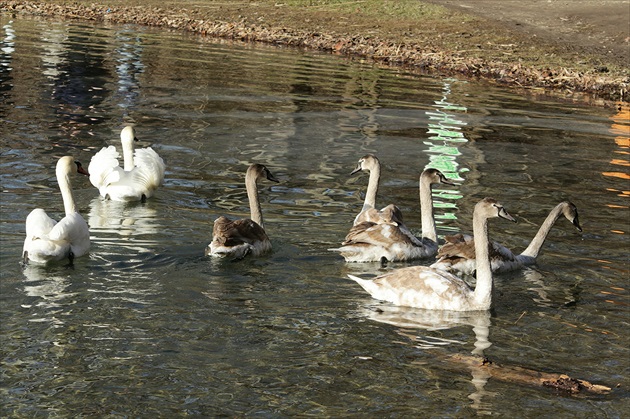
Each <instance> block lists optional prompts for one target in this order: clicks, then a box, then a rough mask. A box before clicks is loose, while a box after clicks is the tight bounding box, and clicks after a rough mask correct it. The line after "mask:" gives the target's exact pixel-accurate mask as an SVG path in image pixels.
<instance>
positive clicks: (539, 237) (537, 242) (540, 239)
mask: <svg viewBox="0 0 630 419" xmlns="http://www.w3.org/2000/svg"><path fill="white" fill-rule="evenodd" d="M563 205H565V204H564V203H560V204H558V205H556V207H555V208H554V209H552V210H551V212H550V213H549V215H548V216H547V218H545V221H544V222H543V223H542V225H541V226H540V228H539V229H538V233H536V236H534V238H533V239H532V241H531V243H530V244H529V246H527V249H525V250H524V251H523V253H521V254H520V256H528V257H532V258H536V257H537V256H538V252H540V249H541V248H542V246H543V244H544V243H545V239H547V235H548V234H549V231H551V227H553V225H554V224H555V222H556V220H558V217H560V214H562V209H563Z"/></svg>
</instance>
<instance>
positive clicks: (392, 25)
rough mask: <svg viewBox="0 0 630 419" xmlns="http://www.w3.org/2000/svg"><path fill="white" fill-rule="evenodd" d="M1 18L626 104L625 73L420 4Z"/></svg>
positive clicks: (135, 6)
mask: <svg viewBox="0 0 630 419" xmlns="http://www.w3.org/2000/svg"><path fill="white" fill-rule="evenodd" d="M0 8H1V9H2V11H3V13H5V14H6V13H9V14H12V13H27V14H36V15H44V16H53V17H57V18H58V17H63V18H78V19H90V20H97V21H109V22H116V23H138V24H144V25H152V26H163V27H168V28H173V29H180V30H187V31H193V32H197V33H201V34H205V35H207V36H214V37H223V38H230V39H238V40H243V41H254V42H265V43H272V44H278V45H288V46H295V47H302V48H312V49H318V50H325V51H330V52H332V53H338V54H348V55H356V56H360V57H364V58H368V59H373V60H375V61H378V62H380V63H384V64H386V65H402V66H408V67H410V68H414V69H417V70H418V71H423V72H429V73H432V74H445V75H455V76H460V77H462V76H463V77H466V78H474V79H480V80H485V81H488V82H492V83H497V84H504V85H510V86H514V87H517V88H521V89H527V90H532V89H535V90H537V91H539V90H545V91H547V92H551V93H553V94H555V95H561V96H563V97H571V98H580V99H583V100H588V101H591V102H598V101H618V100H625V101H627V100H628V95H627V86H628V84H629V82H630V78H629V74H628V69H627V68H624V67H623V66H620V65H619V64H618V63H615V62H607V61H605V57H602V56H601V55H598V54H596V53H593V54H589V53H588V52H587V53H585V52H584V51H581V52H580V53H579V56H576V52H575V51H567V50H565V49H563V48H562V47H561V46H558V45H554V44H553V43H552V42H546V41H544V40H542V39H531V38H527V37H525V36H523V35H522V34H518V33H515V32H513V31H509V30H507V29H506V28H505V27H502V26H500V25H497V24H496V23H494V22H492V21H491V20H487V19H483V18H481V17H477V16H472V15H469V14H464V13H461V12H458V11H454V10H450V9H447V8H445V7H442V6H440V5H435V4H429V3H425V2H422V1H417V0H389V1H388V0H363V1H349V0H285V1H274V0H257V1H225V0H224V1H218V0H177V1H176V0H165V1H158V0H109V1H106V2H93V1H68V0H56V1H28V0H19V1H17V0H0Z"/></svg>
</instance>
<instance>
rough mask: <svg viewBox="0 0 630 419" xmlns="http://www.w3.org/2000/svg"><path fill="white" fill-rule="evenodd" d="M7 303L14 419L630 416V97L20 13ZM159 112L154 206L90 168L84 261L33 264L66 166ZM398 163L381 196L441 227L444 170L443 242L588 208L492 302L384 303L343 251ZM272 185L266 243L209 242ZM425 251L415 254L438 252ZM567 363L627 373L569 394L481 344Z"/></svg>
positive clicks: (14, 25) (6, 158)
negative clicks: (432, 73) (114, 191)
mask: <svg viewBox="0 0 630 419" xmlns="http://www.w3.org/2000/svg"><path fill="white" fill-rule="evenodd" d="M1 19H2V20H1V23H2V25H1V26H2V33H1V34H0V38H2V39H3V41H2V42H3V43H2V54H1V55H0V56H1V57H2V58H1V62H0V68H1V71H2V73H1V77H2V80H1V83H2V84H1V88H0V95H2V100H1V101H0V115H1V118H2V125H1V126H0V134H1V135H0V145H1V153H2V161H1V163H0V179H1V182H2V191H1V192H2V193H1V195H0V198H1V217H2V219H1V224H0V225H1V228H2V231H1V239H2V248H1V251H0V258H1V259H0V261H1V264H2V267H1V272H0V279H1V281H0V284H1V294H0V303H1V304H0V310H1V316H2V317H1V336H0V337H1V354H2V363H3V366H2V372H1V374H2V388H1V390H0V391H1V394H2V403H1V405H2V407H1V408H0V409H1V411H0V413H1V414H2V416H4V417H43V416H47V417H100V416H106V417H151V416H169V417H177V416H184V415H193V416H259V417H291V416H324V417H326V416H329V417H336V416H356V417H382V416H392V417H412V416H415V417H469V416H475V415H486V414H487V415H490V414H492V415H498V416H507V415H513V416H515V417H524V416H528V415H530V414H532V412H536V415H537V416H540V417H576V416H579V417H622V416H626V415H627V414H628V412H629V411H630V410H629V409H630V401H629V396H630V391H629V386H630V354H629V350H628V347H629V344H630V341H629V332H628V330H629V329H628V323H629V320H630V318H629V316H628V306H629V298H628V277H629V266H628V244H629V240H628V233H629V232H630V225H629V212H628V205H629V202H630V201H629V198H630V185H629V178H630V177H629V175H628V166H629V162H628V161H629V159H628V156H629V153H630V148H629V145H630V144H629V143H630V139H629V137H630V135H629V132H628V131H629V129H630V127H629V124H628V115H629V113H630V110H629V109H628V107H624V106H620V107H618V108H614V109H613V108H593V107H588V106H582V105H578V104H574V103H570V102H563V101H559V100H557V99H553V98H549V97H545V96H543V95H540V96H537V97H533V96H523V95H520V94H519V93H518V92H513V91H509V90H504V89H500V88H495V87H492V86H488V85H482V84H477V83H472V82H465V81H462V80H456V79H445V78H439V77H428V76H419V75H416V74H412V73H410V72H407V71H405V70H391V69H383V68H379V67H378V66H375V65H373V64H371V63H367V62H361V61H359V60H348V59H346V58H343V57H337V56H331V55H326V54H319V53H314V52H303V51H296V50H287V49H282V48H272V47H265V46H259V45H243V44H238V43H227V42H218V41H216V40H209V39H205V38H202V37H196V36H193V35H189V34H180V33H172V32H168V31H160V30H156V29H149V28H144V27H138V26H102V25H92V24H87V23H84V22H51V21H44V20H37V19H30V18H13V20H9V17H8V16H6V15H3V16H2V17H1ZM127 123H132V124H135V125H136V134H137V136H138V138H139V139H140V144H141V145H143V146H146V145H151V146H152V147H153V148H154V149H155V150H156V151H157V152H158V153H159V154H160V155H161V156H162V157H163V158H164V160H165V161H166V164H167V172H166V179H165V182H164V185H163V186H162V187H161V189H159V190H158V192H157V193H156V195H155V196H154V197H153V198H151V199H150V200H148V201H147V202H146V203H144V204H141V203H137V204H119V203H115V202H109V201H103V200H101V199H100V198H99V197H98V193H97V191H96V189H95V188H93V187H92V186H91V185H90V184H89V181H88V179H87V178H81V179H78V180H76V181H75V184H74V189H75V195H76V200H77V202H78V207H79V211H80V212H81V213H82V214H83V216H84V217H85V219H86V220H87V221H88V223H89V225H90V230H91V235H92V248H91V252H90V254H89V256H85V257H82V258H79V259H77V260H76V261H75V264H74V267H72V268H70V267H67V266H63V265H55V266H49V267H39V266H35V265H29V266H27V267H25V268H24V267H22V266H21V264H20V263H19V262H20V254H21V251H22V245H23V241H24V234H25V233H24V220H25V219H26V216H27V215H28V213H29V212H30V211H31V210H32V209H34V208H37V207H41V208H44V209H46V211H48V212H49V214H52V215H54V216H55V217H59V215H60V214H62V212H63V205H62V202H61V198H60V194H59V190H58V186H57V182H56V179H55V176H54V165H55V162H56V160H57V159H58V158H59V157H60V156H63V155H73V156H74V157H75V158H76V159H78V160H80V161H82V162H83V163H84V164H87V163H89V160H90V158H91V156H92V155H93V154H94V153H95V152H96V151H98V150H100V149H101V148H102V147H103V146H106V145H110V144H113V145H116V146H117V147H118V146H119V144H120V142H119V141H120V140H119V132H120V129H121V127H122V126H124V124H127ZM366 153H375V154H376V155H377V156H378V157H379V158H380V160H381V162H382V164H383V172H382V182H381V187H380V190H379V196H378V204H379V206H385V205H386V204H388V203H396V204H397V205H398V206H399V207H400V208H401V210H402V211H403V213H404V214H405V219H406V220H407V223H408V225H409V226H410V227H411V228H412V230H414V231H419V230H420V216H419V210H418V207H419V204H418V192H417V188H418V186H417V182H418V175H419V174H420V172H421V171H422V170H423V169H424V168H425V167H429V166H431V167H437V168H439V169H441V170H442V171H443V172H444V173H445V174H447V176H448V177H450V178H452V179H457V183H458V186H455V187H449V186H445V187H444V188H437V189H436V190H434V196H435V200H436V209H435V211H436V218H437V220H438V230H439V234H440V236H443V235H445V234H451V233H452V232H455V231H464V232H470V231H471V214H472V208H473V206H474V204H475V203H476V202H477V201H478V200H479V199H480V198H483V197H484V196H492V197H495V198H497V199H499V200H500V201H501V202H502V203H503V204H504V205H505V207H506V208H507V209H508V211H509V212H510V213H511V214H512V215H513V216H515V217H516V218H517V219H518V221H519V222H518V224H512V223H507V222H501V221H497V222H493V223H491V225H490V234H491V236H492V238H493V239H494V240H497V241H500V242H501V243H503V244H505V245H506V246H508V247H510V248H512V249H514V250H515V251H518V252H520V251H521V250H523V249H524V248H525V247H526V246H527V243H528V242H529V240H531V238H532V237H533V236H534V234H535V232H536V231H537V229H538V226H539V225H540V224H541V223H542V221H543V219H544V218H545V216H546V215H547V214H548V212H549V211H550V210H551V209H552V208H553V207H554V206H555V205H556V204H557V203H559V202H561V201H563V200H571V201H572V202H573V203H574V204H575V205H576V206H577V207H578V209H579V212H580V221H581V223H582V227H583V229H584V231H583V233H579V232H578V231H577V230H576V229H575V228H573V227H572V226H571V225H570V223H569V222H567V221H566V220H564V219H560V220H559V221H558V223H557V225H556V226H555V227H554V229H553V230H552V231H551V233H550V235H549V238H548V240H547V242H546V244H545V247H544V248H543V250H542V253H541V255H540V256H539V258H538V265H537V266H535V267H533V268H530V269H526V270H523V271H518V272H513V273H509V274H504V275H499V276H497V277H496V278H495V288H496V290H495V295H494V303H493V305H494V306H493V309H492V310H491V311H490V312H488V313H471V314H467V315H455V314H453V313H432V312H423V311H420V310H413V309H402V308H396V307H393V306H391V305H389V304H385V303H382V302H379V301H375V300H372V299H371V298H370V297H369V296H368V295H366V294H365V293H364V291H363V290H362V289H360V288H359V287H358V286H357V284H356V283H354V282H353V281H351V280H349V279H348V278H347V274H348V273H352V274H357V275H362V276H365V277H369V276H372V275H376V274H378V273H381V272H383V271H386V270H390V269H396V268H398V267H402V266H407V265H405V264H391V265H389V266H388V267H385V268H382V267H381V266H380V265H378V264H346V263H344V261H343V259H342V258H341V257H340V256H339V255H337V254H335V253H332V252H330V251H328V249H329V248H331V247H335V246H337V245H338V244H339V243H340V242H341V241H342V240H343V238H344V236H345V234H346V233H347V231H348V229H349V228H350V226H351V223H352V220H353V219H354V217H355V215H356V214H357V213H358V211H359V210H360V208H361V205H362V199H363V193H364V192H365V189H366V186H367V175H365V174H363V175H355V176H352V177H351V176H349V174H350V172H351V171H352V170H353V169H354V167H355V166H356V162H357V161H358V159H359V158H360V157H361V156H363V155H364V154H366ZM253 162H257V163H263V164H265V165H266V166H267V167H268V168H269V169H270V170H271V172H272V173H273V174H274V175H275V176H276V177H277V178H278V179H279V180H280V182H279V183H278V184H271V183H269V182H261V184H260V187H259V190H260V197H261V202H262V208H263V213H264V217H265V226H266V229H267V231H268V234H269V236H270V237H271V241H272V243H273V253H271V254H270V255H268V256H264V257H259V258H251V259H246V260H242V261H240V262H238V263H235V262H217V261H214V260H210V259H209V258H206V257H204V247H205V246H206V245H207V244H208V243H209V242H210V240H211V232H212V223H213V221H214V219H215V218H217V217H218V216H220V215H227V216H230V217H242V216H248V214H249V210H248V206H247V200H246V193H245V188H244V184H243V181H244V173H245V170H246V168H247V166H248V165H249V164H250V163H253ZM428 263H430V261H417V262H414V263H413V264H428ZM476 355H483V356H486V357H488V358H489V359H490V360H491V361H493V362H494V363H496V364H500V365H502V366H506V367H519V366H520V367H524V368H527V369H531V370H535V371H542V372H553V373H565V374H568V375H570V376H571V377H574V378H580V379H586V380H589V381H591V382H593V383H597V384H602V385H606V386H609V387H612V388H613V389H612V391H611V392H610V393H609V394H607V395H600V396H571V395H569V394H565V393H562V392H558V391H556V390H552V389H549V388H542V387H536V386H531V385H527V384H524V383H520V382H515V381H514V380H511V379H506V377H502V376H493V377H489V376H488V375H487V374H486V373H484V371H483V370H481V369H479V368H475V367H470V366H468V365H467V364H465V363H462V362H458V361H457V359H459V358H462V357H464V358H465V357H472V356H476Z"/></svg>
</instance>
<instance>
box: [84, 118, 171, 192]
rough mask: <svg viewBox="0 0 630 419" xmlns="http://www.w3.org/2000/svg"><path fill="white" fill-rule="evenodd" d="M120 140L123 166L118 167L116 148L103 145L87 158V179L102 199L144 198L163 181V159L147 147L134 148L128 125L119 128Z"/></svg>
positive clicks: (132, 133)
mask: <svg viewBox="0 0 630 419" xmlns="http://www.w3.org/2000/svg"><path fill="white" fill-rule="evenodd" d="M120 140H121V143H122V152H123V165H124V166H123V167H120V162H119V158H120V154H119V153H118V151H116V147H114V146H109V147H103V148H102V149H101V151H99V152H98V153H96V154H95V155H94V156H93V157H92V160H91V161H90V165H89V167H88V171H89V172H90V182H91V183H92V185H94V186H95V187H97V188H98V191H99V193H100V195H101V196H102V197H103V198H109V199H112V200H114V201H141V200H142V201H144V200H145V199H147V198H150V197H151V196H152V195H153V193H154V192H155V190H156V189H157V188H158V186H160V185H161V184H162V182H163V181H164V172H165V170H166V167H165V165H164V161H163V160H162V158H161V157H160V156H159V155H158V154H157V153H156V152H155V151H154V150H153V149H152V148H151V147H147V148H139V149H134V145H133V142H134V141H136V134H135V131H134V128H133V127H131V126H127V127H125V128H123V130H122V131H121V133H120Z"/></svg>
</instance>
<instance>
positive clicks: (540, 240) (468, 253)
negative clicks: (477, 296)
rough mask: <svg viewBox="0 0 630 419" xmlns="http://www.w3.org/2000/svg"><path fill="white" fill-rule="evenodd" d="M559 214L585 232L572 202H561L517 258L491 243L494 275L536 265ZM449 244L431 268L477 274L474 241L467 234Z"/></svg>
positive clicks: (458, 236)
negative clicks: (475, 272)
mask: <svg viewBox="0 0 630 419" xmlns="http://www.w3.org/2000/svg"><path fill="white" fill-rule="evenodd" d="M560 215H564V216H565V217H566V219H567V220H569V221H570V222H571V223H572V224H573V225H574V226H575V228H577V229H578V230H579V231H582V227H580V222H579V219H578V211H577V208H576V207H575V205H573V204H572V203H571V202H569V201H564V202H561V203H559V204H558V205H556V206H555V208H554V209H553V210H551V212H550V213H549V215H548V216H547V218H546V219H545V221H544V222H543V223H542V225H541V226H540V228H539V229H538V233H536V236H535V237H534V238H533V239H532V241H531V243H530V244H529V246H527V249H525V250H524V251H523V253H521V254H520V255H515V254H514V253H512V251H511V250H510V249H508V248H506V247H505V246H502V245H500V244H498V243H496V242H493V243H492V245H491V246H490V263H491V264H492V272H509V271H514V270H517V269H521V268H523V267H524V266H529V265H533V264H535V263H536V257H537V256H538V253H539V252H540V249H541V248H542V246H543V244H544V243H545V239H546V238H547V235H548V234H549V231H551V228H552V227H553V225H554V224H555V222H556V220H557V219H558V218H559V217H560ZM446 241H447V243H446V244H444V245H443V246H442V247H440V249H439V250H438V256H437V258H438V260H437V261H436V262H435V263H434V264H433V265H431V266H432V267H434V268H437V269H444V270H448V271H458V272H461V273H465V274H473V273H474V271H475V242H474V240H473V238H472V237H471V236H468V235H463V234H457V235H454V236H449V237H446Z"/></svg>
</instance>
